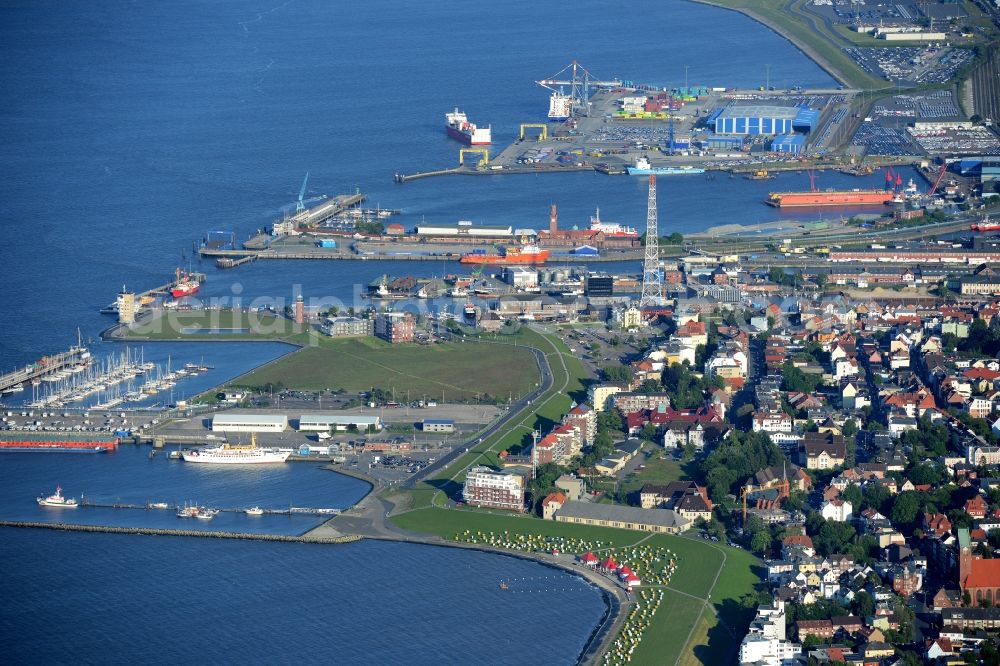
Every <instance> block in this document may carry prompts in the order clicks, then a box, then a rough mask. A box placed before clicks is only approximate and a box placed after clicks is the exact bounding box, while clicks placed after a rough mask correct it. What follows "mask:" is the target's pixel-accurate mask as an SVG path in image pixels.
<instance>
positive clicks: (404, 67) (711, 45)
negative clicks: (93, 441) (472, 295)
mask: <svg viewBox="0 0 1000 666" xmlns="http://www.w3.org/2000/svg"><path fill="white" fill-rule="evenodd" d="M0 12H2V16H3V21H0V58H2V61H3V63H4V67H3V69H2V72H0V81H2V82H3V87H4V90H6V91H9V93H8V95H6V99H5V102H4V104H3V105H2V106H0V133H2V135H3V137H4V141H3V142H2V144H0V176H2V177H0V200H2V201H3V202H4V205H3V206H2V208H0V221H2V224H3V228H4V230H5V232H6V233H5V248H4V258H5V262H4V263H5V269H6V270H5V272H4V273H5V283H6V284H5V286H4V289H3V290H2V295H0V304H3V305H4V307H3V308H2V310H0V311H2V312H3V313H4V320H5V325H4V326H2V327H0V348H2V349H3V350H4V354H3V356H4V359H3V360H4V361H16V362H27V361H30V360H34V359H35V358H37V356H38V355H39V353H40V352H46V351H52V350H55V349H58V348H60V347H62V346H63V345H65V344H68V343H69V342H70V341H71V340H72V339H73V337H74V334H75V329H76V326H77V325H79V326H81V327H83V329H84V331H85V333H86V332H96V331H99V330H100V328H101V327H102V326H104V325H107V323H108V321H107V318H105V317H102V316H101V315H99V314H97V312H96V311H97V309H99V308H100V307H102V306H103V305H105V304H107V303H108V302H110V301H111V300H113V298H114V294H115V292H116V291H117V290H118V289H119V288H120V287H121V285H122V283H125V284H127V285H129V286H130V287H133V288H137V289H139V288H149V287H151V286H154V285H158V284H162V283H163V282H165V281H166V280H167V279H169V277H170V276H171V275H172V273H173V269H174V267H175V266H178V265H180V266H187V265H188V263H191V262H192V261H193V260H192V243H193V242H194V241H196V240H198V239H199V238H201V237H202V236H203V235H204V234H205V232H206V231H207V230H209V229H230V230H233V231H234V232H236V234H237V236H238V237H240V238H245V237H246V236H247V235H249V234H250V233H251V232H252V231H253V230H254V229H257V228H260V227H263V226H265V225H267V224H269V223H270V222H271V221H272V220H273V218H274V217H275V216H277V215H278V214H279V211H280V209H281V208H282V207H283V206H287V205H288V204H289V203H291V202H293V201H294V200H295V197H296V196H297V193H298V189H299V187H300V184H301V182H302V177H303V175H304V174H305V172H306V171H308V172H310V181H309V188H308V195H317V194H336V193H339V192H344V191H353V190H354V189H355V187H358V188H360V189H361V190H362V191H364V192H366V193H367V194H369V196H370V201H371V203H373V204H381V205H382V206H386V207H392V208H399V209H402V210H403V211H404V213H405V215H406V219H407V223H408V224H415V223H417V222H419V221H420V220H421V219H426V220H427V221H429V222H454V221H455V220H457V219H472V220H475V221H476V222H480V223H494V222H495V223H499V222H504V223H515V224H517V225H519V226H542V225H544V224H545V223H546V221H547V215H548V206H549V203H551V202H556V203H557V204H558V205H559V206H560V211H561V220H562V224H563V225H565V226H572V225H573V224H578V225H585V224H587V220H588V219H589V215H590V214H592V212H593V210H594V209H595V208H596V207H598V206H600V208H601V213H602V216H603V217H604V218H605V219H609V220H616V221H619V222H624V223H629V224H633V225H636V224H641V223H642V222H643V221H644V219H645V213H644V211H645V201H646V197H645V189H644V184H643V183H642V182H641V181H642V179H639V178H633V179H630V178H624V177H621V178H609V177H605V176H601V175H599V174H563V175H543V176H498V177H495V178H493V177H490V178H467V177H462V178H459V177H451V178H442V179H428V180H423V181H418V182H413V183H408V184H406V185H396V184H395V183H393V181H392V176H393V174H394V173H396V172H402V173H409V172H414V171H418V170H424V169H427V168H438V167H442V166H448V165H450V164H452V163H453V162H454V161H455V159H456V156H457V149H458V144H456V143H455V142H454V141H452V140H450V139H449V138H448V137H447V136H446V135H445V133H444V131H443V127H442V124H443V114H444V113H445V112H446V111H449V110H451V109H452V108H453V107H454V106H456V105H458V106H460V107H462V108H463V109H464V110H465V111H467V112H468V113H469V114H470V116H471V117H472V118H473V119H475V120H476V121H478V122H480V123H489V124H491V125H492V126H493V129H494V136H495V138H496V141H497V143H498V144H500V145H503V144H504V143H506V142H507V141H510V140H512V139H513V138H514V137H515V136H516V134H515V133H516V131H517V125H518V123H521V122H526V121H537V120H540V119H542V118H543V117H544V114H545V112H546V110H547V108H548V107H547V104H548V93H547V91H546V90H544V89H543V88H541V87H539V86H537V85H536V84H535V83H534V81H535V80H536V79H540V78H543V77H547V76H550V75H553V74H555V73H556V72H558V71H559V70H560V69H561V68H563V67H564V66H565V65H566V64H567V63H569V61H570V60H571V59H573V58H576V59H577V60H579V61H580V62H581V63H583V64H585V65H586V66H587V67H588V68H589V69H590V71H592V72H593V73H594V74H595V75H596V76H604V77H611V76H620V77H623V78H629V79H633V80H637V81H648V82H651V83H658V84H664V85H671V84H672V85H679V84H682V83H683V81H684V67H685V65H687V66H688V67H689V70H688V76H689V80H690V82H691V83H692V84H695V83H701V84H706V85H725V86H732V85H740V86H758V85H761V84H762V83H763V79H764V76H765V66H764V65H765V63H769V64H770V65H771V81H772V82H774V83H775V84H777V85H786V84H787V85H791V84H799V85H804V86H816V85H830V84H831V83H832V81H831V79H830V77H829V76H828V75H826V74H825V73H824V72H823V71H822V70H820V69H819V68H818V67H817V66H816V65H815V64H813V63H812V62H810V61H808V60H807V59H805V58H804V57H802V56H801V54H800V53H799V52H798V51H797V50H796V49H795V48H794V47H793V46H792V45H791V44H790V43H788V42H787V41H785V40H783V39H782V38H780V37H778V36H776V35H774V34H773V33H771V32H770V31H768V30H766V29H764V28H763V27H761V26H759V25H757V24H756V23H754V22H752V21H750V20H749V19H747V18H745V17H743V16H741V15H739V14H736V13H732V12H727V11H722V10H717V9H713V8H709V7H705V6H700V5H695V4H689V3H657V2H653V1H651V0H643V1H638V2H630V3H627V4H624V5H620V6H614V7H610V6H608V5H607V3H603V2H597V1H596V0H587V1H584V2H578V3H574V5H573V7H572V8H568V7H563V6H561V5H559V4H558V3H543V4H541V5H539V4H538V3H532V2H527V1H526V0H517V1H514V2H504V3H488V2H482V1H478V0H476V1H473V2H468V3H465V4H463V5H461V6H457V7H456V6H454V5H453V4H444V3H407V2H402V1H401V0H376V1H374V2H369V3H364V4H363V5H362V6H356V7H355V6H352V7H351V9H350V11H347V10H346V9H344V8H343V7H339V6H337V5H331V4H330V3H328V2H324V1H323V0H295V1H293V2H285V1H284V0H273V1H272V0H269V1H266V2H265V1H261V0H256V1H254V0H249V1H248V0H229V1H225V2H213V3H203V2H194V1H192V0H180V1H178V2H169V3H134V2H128V1H126V0H102V1H99V2H86V1H84V0H69V1H68V2H62V1H59V2H57V1H55V0H42V1H36V0H20V1H18V0H15V1H13V2H9V3H5V4H4V6H3V8H2V9H0ZM739 53H753V54H755V55H754V57H753V58H740V57H737V54H739ZM803 178H804V177H803ZM772 184H773V182H772ZM803 184H804V183H803ZM766 189H767V185H762V184H759V183H756V184H755V183H751V182H750V181H729V180H728V179H725V180H717V181H706V180H703V179H699V178H695V179H692V180H667V181H666V182H664V183H661V186H660V202H661V220H662V222H661V225H662V227H663V228H665V229H667V228H676V229H680V230H682V231H686V230H695V229H703V228H705V227H708V226H711V225H713V224H718V223H721V222H725V221H732V220H733V218H740V219H745V218H746V217H747V216H748V215H749V216H751V217H756V216H758V215H759V216H760V218H761V219H766V218H769V217H773V216H775V215H778V214H780V213H778V212H775V211H773V210H770V209H768V208H767V207H765V206H764V205H763V204H759V205H758V204H757V203H756V202H754V204H753V205H752V206H750V207H749V210H750V211H751V212H749V213H748V212H747V211H748V201H747V197H748V196H752V197H753V199H754V200H756V201H759V200H761V199H763V198H764V196H765V195H766ZM746 221H760V220H757V219H751V220H746ZM396 266H398V265H396ZM396 266H390V267H388V268H387V269H386V270H390V271H392V270H409V268H410V267H409V266H406V267H404V268H403V269H399V268H397V267H396ZM193 267H194V268H200V269H203V270H207V272H208V273H209V283H210V284H212V283H214V282H216V281H218V282H219V283H220V284H222V285H224V286H223V287H220V288H219V289H220V290H222V291H229V289H228V287H229V285H230V284H231V282H233V281H238V280H242V279H243V278H242V276H243V274H244V272H242V271H236V272H232V273H228V274H225V275H221V274H219V273H217V272H216V271H215V269H214V265H213V264H211V262H204V263H203V264H201V265H199V264H198V262H197V261H193ZM257 270H261V271H266V272H267V274H268V276H269V280H268V284H267V288H268V290H269V291H270V292H272V293H273V294H275V295H283V294H286V293H290V292H291V287H292V285H293V284H295V282H296V280H297V279H298V277H299V274H300V272H302V271H303V270H306V269H303V267H302V266H301V264H295V263H286V264H282V265H280V266H267V267H266V268H259V269H257ZM308 270H309V271H321V272H322V273H324V274H325V275H326V276H327V278H326V280H325V281H324V282H319V281H317V284H319V285H320V286H322V287H325V286H326V284H331V283H332V284H334V285H345V284H354V283H355V282H357V281H358V280H356V279H355V277H356V275H355V271H357V270H358V269H357V267H356V266H355V265H343V264H337V263H333V262H331V263H330V264H326V265H324V266H322V267H319V268H316V269H308ZM211 289H213V290H214V289H216V287H215V286H212V287H211Z"/></svg>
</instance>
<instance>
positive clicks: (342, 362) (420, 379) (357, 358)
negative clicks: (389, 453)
mask: <svg viewBox="0 0 1000 666" xmlns="http://www.w3.org/2000/svg"><path fill="white" fill-rule="evenodd" d="M538 381H539V374H538V366H537V364H536V363H535V359H534V356H533V355H532V354H531V352H530V351H529V350H527V349H524V348H523V347H515V346H513V345H508V344H485V343H470V342H461V343H459V342H455V343H443V344H430V345H416V344H404V345H392V344H389V343H387V342H385V341H382V340H379V339H376V338H347V339H344V338H340V339H334V338H325V337H322V338H319V339H317V340H316V343H315V345H313V346H309V347H306V348H304V349H302V350H300V351H298V352H296V353H295V354H291V355H289V356H287V357H285V358H282V359H280V360H279V361H277V362H275V363H272V364H270V365H268V366H265V367H263V368H260V369H259V370H256V371H254V372H252V373H250V374H249V375H246V376H244V377H241V378H240V379H239V380H238V381H237V382H236V383H235V385H238V386H243V387H262V386H265V385H267V384H269V383H270V384H272V385H274V386H279V385H281V386H284V387H287V388H293V389H301V390H306V391H313V390H320V389H326V388H340V389H344V390H346V391H368V390H370V389H372V388H381V389H383V390H385V391H386V392H391V393H394V395H395V397H396V399H397V400H400V401H402V400H405V399H407V396H409V399H410V400H419V399H423V398H427V399H433V400H441V401H443V402H462V401H470V400H476V399H477V397H478V398H479V399H482V400H484V401H487V400H502V401H503V402H507V400H508V398H509V397H513V398H514V399H515V400H516V399H517V398H518V397H519V396H522V395H525V394H526V393H529V392H531V391H532V390H534V388H535V384H536V383H537V382H538Z"/></svg>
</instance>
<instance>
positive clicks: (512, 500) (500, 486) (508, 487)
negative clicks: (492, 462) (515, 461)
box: [462, 465, 524, 511]
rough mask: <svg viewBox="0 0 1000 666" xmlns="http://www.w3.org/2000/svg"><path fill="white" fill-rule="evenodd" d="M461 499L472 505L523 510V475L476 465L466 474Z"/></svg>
mask: <svg viewBox="0 0 1000 666" xmlns="http://www.w3.org/2000/svg"><path fill="white" fill-rule="evenodd" d="M462 499H463V500H464V501H465V502H466V503H468V504H471V505H472V506H481V507H489V508H493V509H510V510H513V511H524V477H522V476H521V475H519V474H513V473H511V472H505V471H497V470H495V469H492V468H490V467H486V466H484V465H476V466H475V467H472V468H471V469H469V471H468V473H467V474H466V477H465V486H464V487H463V489H462Z"/></svg>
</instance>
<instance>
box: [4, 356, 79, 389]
mask: <svg viewBox="0 0 1000 666" xmlns="http://www.w3.org/2000/svg"><path fill="white" fill-rule="evenodd" d="M89 356H90V352H89V351H87V349H86V348H85V347H83V346H81V345H76V346H74V347H70V348H69V349H68V350H67V351H64V352H59V353H58V354H53V355H52V356H43V357H42V358H40V359H39V360H37V361H35V362H34V363H30V364H28V365H26V366H24V367H23V368H20V369H18V370H13V371H11V372H8V373H7V374H5V375H2V376H0V391H6V390H8V389H12V388H14V387H15V386H18V385H19V384H22V383H24V382H30V381H32V380H35V379H41V378H42V377H44V376H45V375H50V374H52V373H53V372H58V371H59V370H62V369H63V368H65V367H67V366H70V365H75V364H77V363H79V362H81V361H83V360H84V359H86V358H88V357H89Z"/></svg>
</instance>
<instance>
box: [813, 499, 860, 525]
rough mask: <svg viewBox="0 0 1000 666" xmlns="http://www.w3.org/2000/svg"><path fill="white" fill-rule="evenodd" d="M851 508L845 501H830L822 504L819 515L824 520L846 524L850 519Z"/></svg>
mask: <svg viewBox="0 0 1000 666" xmlns="http://www.w3.org/2000/svg"><path fill="white" fill-rule="evenodd" d="M853 508H854V507H853V506H852V505H851V503H850V502H848V501H847V500H840V499H832V500H827V501H826V502H824V503H823V507H822V508H821V509H820V514H821V515H822V516H823V518H825V519H826V520H833V521H835V522H838V523H846V522H847V521H849V520H850V519H851V513H852V511H853Z"/></svg>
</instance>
